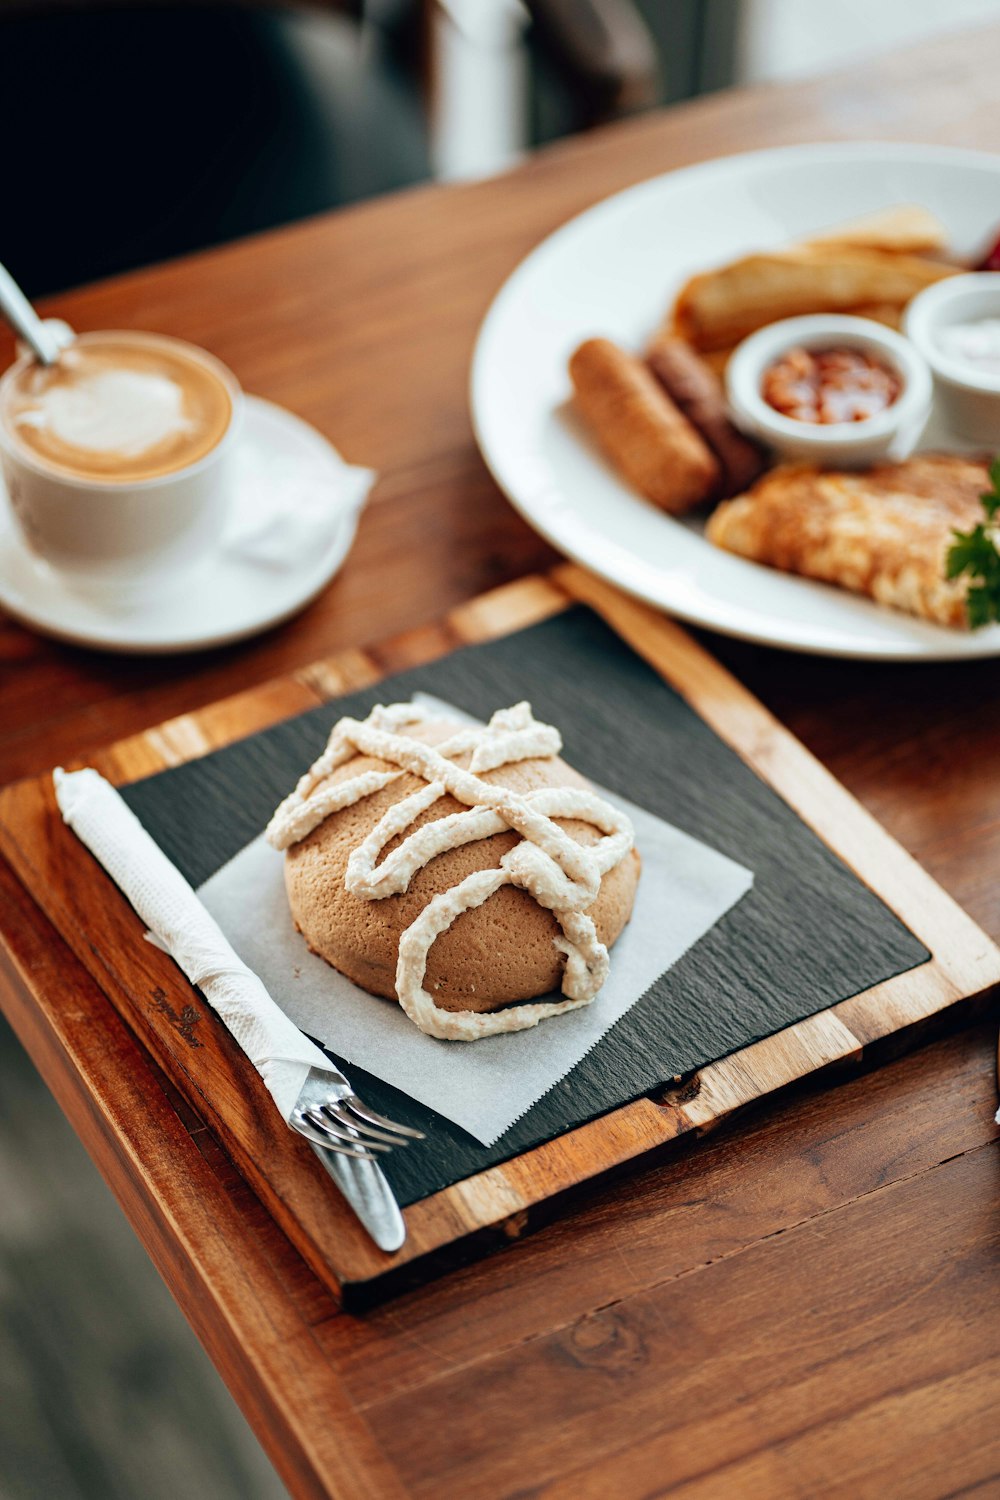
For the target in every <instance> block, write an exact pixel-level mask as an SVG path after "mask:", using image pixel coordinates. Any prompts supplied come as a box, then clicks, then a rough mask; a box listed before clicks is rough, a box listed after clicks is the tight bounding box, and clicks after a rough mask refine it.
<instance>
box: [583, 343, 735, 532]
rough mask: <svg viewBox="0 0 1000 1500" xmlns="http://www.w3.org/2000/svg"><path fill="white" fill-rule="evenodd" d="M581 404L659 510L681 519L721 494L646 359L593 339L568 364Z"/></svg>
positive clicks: (692, 432)
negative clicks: (696, 507) (694, 507)
mask: <svg viewBox="0 0 1000 1500" xmlns="http://www.w3.org/2000/svg"><path fill="white" fill-rule="evenodd" d="M569 373H570V378H571V380H572V382H573V390H574V394H575V397H576V404H577V406H578V407H579V409H580V411H581V412H582V414H583V416H584V418H585V419H586V421H587V424H588V426H589V427H590V429H591V431H592V432H593V433H594V435H595V437H596V438H597V440H598V442H599V443H600V444H601V446H602V448H603V449H604V451H605V452H606V453H607V455H608V457H609V458H610V459H611V460H612V462H613V463H614V464H615V466H616V467H617V468H618V469H619V471H620V472H621V474H622V475H623V476H624V477H625V479H627V480H628V481H629V483H630V484H633V485H634V486H635V488H636V489H637V490H639V492H640V493H641V494H643V495H645V496H646V498H647V499H648V500H652V502H653V504H654V505H658V506H660V507H661V509H663V510H666V511H670V512H671V514H673V515H680V514H682V513H683V512H684V511H687V510H691V509H692V507H693V506H695V505H700V504H701V502H702V501H703V500H707V499H708V498H709V497H710V496H711V495H712V494H713V493H714V492H715V491H716V489H717V487H718V484H719V478H720V471H719V465H718V463H717V461H716V459H715V457H714V456H713V454H712V452H711V451H710V449H709V447H708V445H707V444H706V442H705V440H704V439H703V438H702V437H701V435H700V434H699V433H698V432H697V431H696V429H695V428H694V427H692V425H691V423H690V422H689V421H688V420H687V418H686V417H685V416H684V415H683V414H682V413H681V412H680V411H678V409H677V407H676V406H675V405H674V403H673V401H672V400H671V399H670V397H669V396H668V395H667V393H666V392H665V391H664V389H663V387H662V386H661V385H660V384H659V382H658V381H657V380H656V379H655V377H654V376H653V375H652V373H651V372H650V370H649V369H648V368H647V367H646V365H645V364H644V363H643V361H642V360H641V359H636V358H635V357H634V356H633V355H631V354H627V353H626V352H625V350H624V349H619V348H618V346H617V345H616V344H613V343H612V342H611V341H610V339H588V340H587V342H586V343H584V344H581V345H580V347H579V349H577V351H576V353H575V354H574V355H573V356H572V358H571V359H570V362H569Z"/></svg>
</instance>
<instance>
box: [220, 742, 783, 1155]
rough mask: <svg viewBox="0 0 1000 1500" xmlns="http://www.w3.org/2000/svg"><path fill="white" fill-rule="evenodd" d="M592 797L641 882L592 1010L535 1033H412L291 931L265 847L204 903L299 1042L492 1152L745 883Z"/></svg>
mask: <svg viewBox="0 0 1000 1500" xmlns="http://www.w3.org/2000/svg"><path fill="white" fill-rule="evenodd" d="M462 717H464V715H463V716H462ZM597 790H598V791H599V792H600V793H601V795H602V796H603V797H606V798H607V799H608V801H609V802H613V803H615V804H616V805H617V806H618V807H621V808H623V809H624V810H625V811H626V812H627V813H628V815H629V817H630V818H631V819H632V822H633V824H634V825H635V838H636V847H637V848H638V850H639V852H640V854H641V855H642V876H641V879H640V881H639V888H638V893H637V896H636V902H635V908H634V911H633V914H632V920H631V922H630V923H629V925H628V927H627V928H626V929H625V932H624V933H623V934H622V936H621V937H620V938H619V940H618V942H617V943H616V944H615V946H614V948H613V949H612V952H611V973H610V976H609V978H608V980H607V982H606V983H605V985H604V987H603V989H602V990H601V992H600V994H599V995H598V997H597V999H596V1000H595V1001H594V1003H593V1004H592V1005H589V1006H586V1007H584V1008H583V1009H582V1010H577V1011H571V1012H569V1014H568V1015H566V1016H559V1017H556V1018H554V1019H552V1020H549V1021H544V1022H542V1024H541V1025H540V1026H537V1027H535V1028H534V1029H533V1030H531V1031H521V1032H515V1033H513V1034H511V1035H504V1036H492V1037H485V1038H483V1039H482V1040H480V1041H476V1042H444V1041H439V1040H438V1039H437V1038H435V1037H429V1036H425V1035H424V1033H423V1032H421V1031H418V1030H417V1028H416V1026H414V1025H413V1023H412V1021H410V1020H408V1018H407V1017H406V1015H405V1014H404V1012H403V1011H402V1010H401V1009H400V1007H399V1006H398V1005H396V1004H394V1003H392V1002H390V1001H386V1000H380V999H378V998H376V997H375V996H373V995H369V994H367V993H366V992H365V991H364V990H362V989H359V988H358V986H357V985H355V984H352V983H351V982H350V980H348V979H345V978H344V977H343V975H342V974H339V973H338V972H337V971H336V970H335V969H333V968H331V967H330V966H329V964H327V963H325V962H324V961H323V959H321V958H317V957H316V956H315V954H312V953H310V952H309V950H308V948H307V947H306V945H305V942H304V940H303V938H302V937H301V936H300V935H299V933H297V932H296V930H295V926H294V924H293V922H292V918H291V914H290V912H289V909H288V901H287V898H286V895H285V886H284V876H283V863H284V855H282V854H279V853H278V852H277V851H276V850H274V849H272V848H271V847H270V846H269V845H268V844H266V843H265V842H264V839H263V837H261V838H258V839H255V840H254V842H253V843H252V844H249V845H247V847H246V848H245V849H244V850H242V852H241V853H239V854H237V855H236V857H235V858H234V859H232V860H230V862H229V863H228V864H227V865H225V866H223V868H222V869H221V870H219V871H218V872H217V873H216V874H215V875H213V876H212V878H211V879H210V880H208V881H206V883H205V884H204V885H203V886H202V887H201V888H200V891H199V895H200V896H201V898H202V900H203V901H204V903H205V905H206V906H207V907H208V910H209V911H210V912H211V913H212V915H213V916H214V917H215V919H216V921H217V922H218V923H219V926H220V927H221V928H222V930H223V932H224V933H225V934H226V936H227V937H228V938H229V941H230V942H231V943H232V945H233V947H234V948H235V949H236V952H237V953H238V954H239V956H240V958H242V959H243V961H244V963H246V964H248V965H249V966H250V968H251V969H253V970H254V972H255V973H256V974H258V975H259V976H260V978H261V979H262V980H263V981H264V984H265V986H266V987H267V989H268V990H269V992H270V994H271V995H272V997H273V998H274V1000H275V1001H276V1002H277V1003H278V1004H279V1005H280V1006H281V1007H282V1009H283V1010H284V1011H285V1012H286V1014H287V1015H288V1016H290V1017H291V1019H292V1020H293V1021H294V1022H295V1023H296V1025H298V1026H299V1027H301V1029H302V1030H303V1031H307V1032H308V1033H309V1034H310V1036H313V1037H316V1038H317V1040H319V1041H321V1042H322V1043H323V1044H324V1045H325V1046H327V1047H329V1048H330V1050H331V1051H333V1052H335V1053H336V1054H337V1055H338V1056H339V1057H341V1058H343V1059H344V1060H345V1061H346V1062H347V1063H348V1064H350V1063H354V1064H356V1065H357V1066H358V1067H361V1068H364V1069H365V1070H366V1071H367V1072H369V1073H371V1074H373V1075H374V1076H375V1077H377V1078H381V1079H383V1080H384V1081H385V1082H386V1083H390V1084H392V1085H393V1086H394V1087H395V1088H398V1089H401V1090H402V1091H403V1092H404V1093H406V1094H409V1095H410V1096H411V1097H412V1098H414V1099H419V1100H420V1102H421V1103H422V1104H426V1105H428V1106H429V1107H430V1108H431V1109H434V1110H437V1111H438V1113H439V1114H442V1115H445V1116H447V1118H448V1119H449V1120H453V1121H454V1122H455V1123H456V1124H457V1125H460V1126H461V1127H462V1128H463V1129H464V1130H467V1131H468V1132H469V1134H470V1135H473V1136H475V1137H476V1139H477V1140H479V1141H482V1142H483V1144H484V1145H487V1146H488V1145H492V1143H493V1142H494V1141H495V1140H497V1138H498V1137H499V1136H501V1135H502V1134H503V1133H504V1131H505V1130H507V1129H508V1128H509V1127H510V1126H511V1125H512V1124H513V1123H514V1121H515V1120H516V1119H518V1118H519V1116H521V1115H522V1114H523V1113H524V1112H525V1110H527V1109H530V1107H531V1106H532V1105H533V1104H534V1103H535V1102H536V1101H537V1100H538V1099H540V1098H541V1097H542V1095H543V1094H545V1093H547V1092H548V1090H549V1089H550V1088H552V1087H553V1085H554V1084H556V1083H558V1081H559V1080H560V1079H561V1078H562V1077H564V1075H565V1074H566V1073H568V1072H569V1071H570V1069H571V1068H573V1067H575V1066H576V1064H577V1063H578V1062H579V1061H580V1059H581V1058H582V1057H583V1056H584V1055H585V1054H586V1053H587V1052H589V1051H590V1049H591V1047H593V1046H594V1045H595V1043H597V1042H599V1041H600V1039H601V1037H602V1036H603V1035H604V1033H605V1032H606V1031H607V1030H608V1029H609V1027H611V1026H613V1025H614V1023H615V1022H616V1021H617V1020H619V1019H620V1017H621V1016H623V1015H624V1014H625V1012H626V1011H627V1010H629V1009H630V1008H631V1006H633V1005H634V1004H635V1003H636V1001H637V1000H639V999H640V997H641V996H642V995H643V994H644V993H645V992H646V990H647V989H648V988H649V987H650V985H651V984H652V983H653V981H654V980H655V979H657V978H659V976H660V975H661V974H663V973H664V972H665V971H666V970H667V969H669V968H670V967H671V966H672V965H673V964H675V963H676V962H677V960H678V959H679V958H681V957H682V955H683V954H684V953H686V952H687V950H688V949H689V948H690V947H691V946H692V944H693V943H696V942H697V941H698V939H699V938H700V937H702V936H704V934H705V933H706V932H707V931H708V930H709V928H710V927H712V926H714V924H715V923H716V922H717V921H718V920H719V918H720V917H721V916H723V914H724V913H725V912H727V911H728V910H729V908H730V907H731V906H733V905H735V903H736V902H737V901H738V900H739V899H740V897H741V896H743V895H745V894H746V892H747V891H748V890H749V889H750V886H751V885H752V883H753V875H752V873H751V871H749V870H746V869H744V868H743V867H742V865H738V864H735V863H734V862H733V861H732V860H731V859H728V858H727V857H726V856H725V855H722V854H718V853H716V852H715V850H713V849H709V848H708V847H707V846H706V845H705V844H702V843H699V842H698V840H697V839H693V838H691V837H689V835H687V834H685V833H681V832H680V830H678V829H676V828H673V827H671V825H670V824H668V823H664V822H663V821H662V819H660V818H657V817H655V816H653V814H651V813H648V812H646V811H644V809H643V808H641V807H636V806H634V805H633V804H632V803H630V802H627V801H625V800H624V799H623V798H621V797H616V796H614V795H613V794H612V793H611V792H608V791H605V790H604V789H603V788H601V787H598V788H597Z"/></svg>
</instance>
